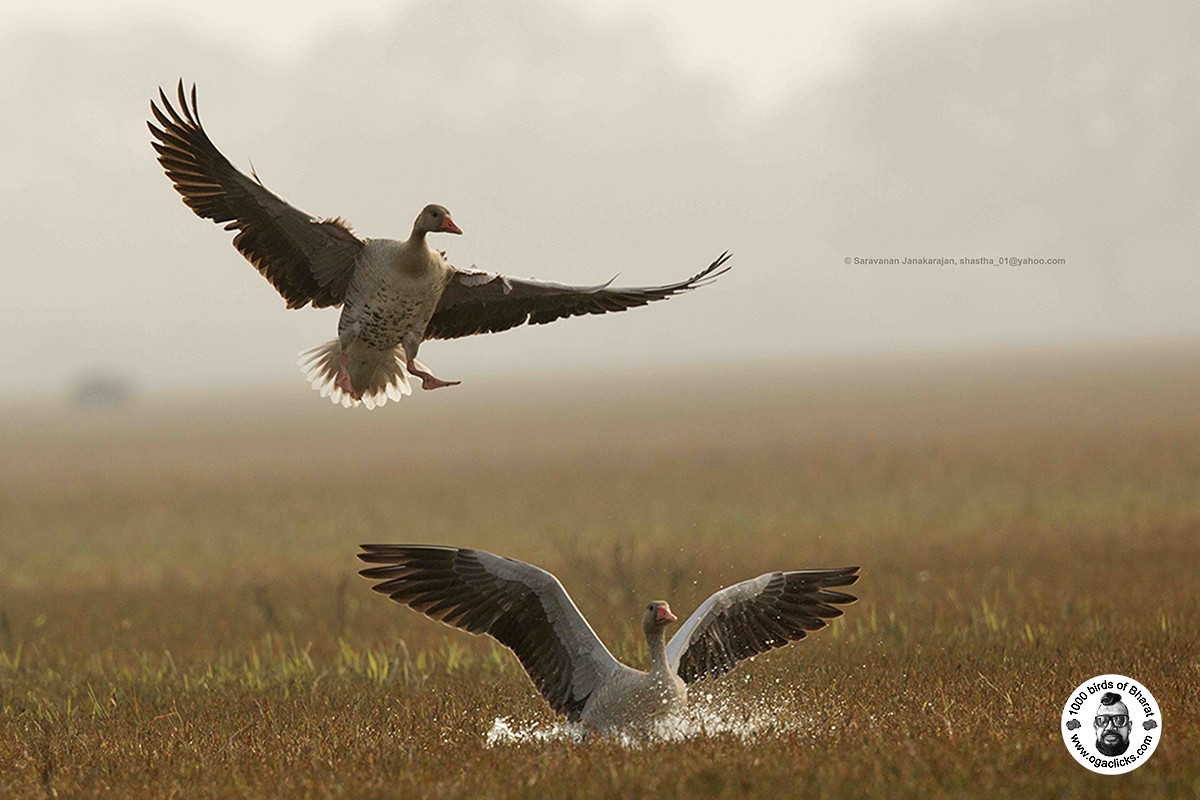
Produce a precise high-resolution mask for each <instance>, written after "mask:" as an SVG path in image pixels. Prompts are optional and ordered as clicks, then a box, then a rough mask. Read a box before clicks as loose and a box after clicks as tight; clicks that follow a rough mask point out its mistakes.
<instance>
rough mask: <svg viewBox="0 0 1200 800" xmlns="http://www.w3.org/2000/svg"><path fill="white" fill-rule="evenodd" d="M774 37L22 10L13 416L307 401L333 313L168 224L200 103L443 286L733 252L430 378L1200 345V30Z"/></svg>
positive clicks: (14, 72) (446, 12) (934, 14)
mask: <svg viewBox="0 0 1200 800" xmlns="http://www.w3.org/2000/svg"><path fill="white" fill-rule="evenodd" d="M773 5H774V4H768V3H752V2H743V3H739V4H736V7H735V8H734V9H732V10H733V11H736V12H737V13H731V10H730V9H726V10H722V11H712V12H704V13H699V12H696V11H693V10H691V9H690V8H687V7H686V6H684V5H683V4H672V3H667V2H658V3H649V2H634V1H633V0H630V1H629V2H626V3H623V4H621V5H620V6H619V7H618V8H617V10H613V11H609V10H602V9H603V8H604V7H605V5H604V4H601V3H599V2H598V0H597V1H596V2H592V1H591V0H589V2H581V3H575V4H570V3H567V4H564V3H555V2H552V1H551V0H517V1H516V2H513V3H508V4H506V5H505V6H504V9H505V10H504V12H503V13H502V12H501V11H500V10H499V6H496V7H495V8H493V9H490V10H489V8H488V7H484V6H481V5H479V4H469V3H462V2H454V1H453V0H436V1H434V0H424V1H421V2H410V3H400V4H384V3H372V2H363V3H359V4H355V3H350V4H334V5H329V4H325V5H322V6H319V7H318V6H312V7H301V8H302V10H301V11H299V12H297V13H296V14H294V15H290V16H289V19H288V20H287V24H286V25H278V24H276V21H275V18H274V17H273V16H270V15H268V14H266V13H257V12H256V7H254V6H249V7H247V6H246V4H239V3H233V2H224V3H220V2H219V3H215V4H212V3H210V4H206V5H205V8H206V9H209V11H208V12H207V14H208V16H207V17H206V16H203V15H202V14H201V12H197V11H194V10H191V9H190V8H189V7H188V6H184V5H182V4H180V5H179V6H178V7H171V6H164V7H162V9H163V10H160V11H146V10H139V7H138V6H137V5H135V4H126V5H124V6H121V5H114V6H109V7H108V9H107V10H106V11H105V12H104V13H103V14H97V13H95V12H91V11H88V10H85V9H86V7H84V6H82V5H71V4H60V5H58V6H53V5H52V6H49V7H48V8H49V9H50V10H49V11H35V10H33V8H32V4H31V3H25V4H24V5H22V4H18V6H17V7H15V8H14V9H13V10H12V11H9V12H6V18H5V21H4V22H3V23H2V24H0V65H2V66H3V68H4V74H5V75H6V76H7V77H6V80H5V82H4V83H3V84H2V85H0V93H2V94H3V107H4V109H5V115H4V116H5V120H6V122H5V125H4V137H5V147H4V148H3V150H0V165H2V166H0V174H3V177H4V187H5V188H4V191H3V193H2V194H0V203H3V209H2V211H3V214H2V215H0V236H3V239H4V242H5V246H6V249H7V253H6V257H5V262H6V264H5V267H4V276H5V283H6V288H7V291H5V292H4V293H3V294H2V295H0V330H2V331H3V333H4V335H5V341H6V345H7V346H6V347H5V348H4V350H3V355H0V364H2V365H3V367H4V374H5V375H6V378H5V380H4V381H3V383H0V394H2V395H6V396H14V395H18V394H31V393H33V394H42V393H47V392H54V391H57V390H60V389H62V388H63V387H66V386H69V385H70V384H71V382H72V381H74V380H75V379H76V378H77V377H78V376H79V375H80V374H82V373H84V372H87V371H89V370H94V369H104V370H111V371H115V372H118V373H121V374H125V375H128V376H130V377H131V378H133V379H134V380H136V381H137V382H138V384H139V385H142V386H146V387H151V388H166V387H172V386H203V385H213V386H225V387H227V386H233V385H238V384H241V383H245V382H253V383H256V384H271V383H279V382H283V381H293V382H294V385H295V386H296V387H297V391H300V390H303V391H308V390H307V389H305V388H304V385H303V383H302V380H303V378H302V376H301V375H300V372H299V370H298V368H296V367H295V365H294V362H295V358H296V355H297V354H298V352H299V351H301V350H303V349H307V348H308V347H310V346H312V345H315V344H317V343H319V342H322V341H324V340H326V339H329V338H332V336H333V335H334V333H335V326H336V311H331V310H325V311H312V310H305V311H286V310H285V309H284V306H283V302H282V300H281V299H280V298H279V297H278V295H277V294H276V293H275V292H274V290H273V289H272V288H271V287H270V285H269V284H268V283H267V282H266V281H265V280H263V279H262V278H261V277H260V276H258V275H257V273H255V271H254V270H253V269H252V268H251V267H250V266H249V265H248V264H247V263H246V262H245V261H244V260H242V258H241V257H240V256H239V255H238V254H237V253H236V251H234V249H233V248H232V247H231V246H230V238H231V237H230V235H229V234H228V233H226V232H224V231H222V230H221V229H220V228H219V227H218V226H216V225H214V224H212V223H211V222H208V221H206V220H200V219H199V218H197V217H195V216H194V215H193V214H192V213H191V212H190V211H189V210H188V209H186V208H185V207H184V205H183V204H182V202H181V201H180V200H179V197H178V195H176V194H175V192H174V191H173V190H172V189H171V187H170V185H169V182H168V181H167V180H166V178H165V177H164V176H163V175H162V172H161V170H160V169H159V167H158V165H157V163H156V162H155V160H154V154H153V151H152V149H151V148H150V145H149V134H148V133H147V131H146V128H145V119H146V116H147V113H148V102H149V99H150V98H151V96H152V95H153V93H154V92H155V91H156V88H157V86H158V85H159V84H162V85H165V86H170V85H173V84H174V82H175V80H176V79H177V78H178V77H180V76H182V77H184V78H186V79H187V80H188V81H195V82H196V83H197V84H198V85H199V94H200V108H201V113H202V115H203V118H204V121H205V126H206V128H207V129H208V131H209V134H210V135H211V136H212V137H213V139H214V141H215V142H216V143H217V145H218V146H219V147H220V148H222V150H223V151H224V152H225V153H226V155H228V156H229V157H230V158H231V159H232V160H233V161H234V162H235V163H236V164H237V165H238V166H240V167H242V168H244V169H245V168H247V166H248V163H249V161H250V160H252V161H253V164H254V166H255V168H256V169H257V171H258V174H259V176H260V177H261V178H262V180H263V181H264V183H266V185H267V186H268V187H269V188H271V189H272V190H274V191H275V192H276V193H278V194H280V195H281V196H283V197H284V198H285V199H287V200H288V201H289V202H291V203H293V204H295V205H297V206H299V207H300V208H303V209H304V210H306V211H308V212H310V213H313V214H315V215H318V216H332V215H340V216H344V217H346V218H347V219H348V220H349V221H350V222H351V223H352V224H353V225H354V227H355V229H356V231H357V232H358V233H359V234H360V235H364V236H393V237H396V238H403V237H404V236H405V235H406V234H407V232H408V230H409V228H410V227H411V224H412V219H413V218H414V217H415V215H416V213H417V211H418V210H419V209H420V208H421V207H422V206H423V205H424V204H425V203H428V202H440V203H443V204H445V205H447V206H448V207H449V208H450V209H451V211H452V212H453V213H454V217H455V220H456V221H457V222H458V223H459V225H460V226H461V227H462V228H463V230H464V231H465V235H464V236H462V237H453V238H451V237H443V238H442V239H441V240H439V241H438V243H437V244H438V246H441V247H444V248H445V249H446V250H447V251H448V256H449V258H450V260H451V261H452V262H453V263H456V264H458V265H460V266H470V265H472V264H474V265H476V266H478V267H480V268H483V269H488V270H492V271H499V272H505V273H509V274H513V275H516V276H520V277H527V276H534V277H540V278H549V279H555V280H560V281H567V282H579V283H594V282H597V281H600V280H605V279H607V278H608V277H610V276H611V275H612V274H613V273H616V272H620V273H621V277H620V278H619V280H618V282H619V283H622V284H652V283H661V282H667V281H673V280H676V279H679V278H683V277H686V276H688V275H690V274H692V273H694V272H695V271H697V270H698V269H699V268H701V267H703V266H704V265H706V264H707V263H708V262H709V261H710V260H712V258H714V257H715V256H716V255H717V254H719V253H720V252H721V251H722V250H725V249H729V250H732V251H733V252H734V261H733V262H732V263H733V265H734V267H735V269H734V271H733V272H731V273H729V274H728V275H727V276H725V277H724V278H722V279H721V280H720V281H719V282H718V283H717V284H716V285H714V286H711V287H708V288H706V289H703V290H701V291H698V292H695V293H693V294H691V295H689V296H686V297H683V298H679V299H676V300H672V301H670V302H668V303H664V304H658V305H656V306H653V307H651V308H647V309H635V310H633V311H630V312H627V313H625V314H621V315H616V316H610V317H603V318H588V319H583V320H567V321H564V322H559V323H556V324H555V325H553V326H548V327H536V328H528V329H521V330H517V331H511V332H507V333H503V334H498V335H495V336H490V337H476V338H474V339H470V340H460V341H455V342H444V343H443V342H433V343H430V344H428V345H426V347H425V348H423V349H422V358H423V360H425V361H426V362H427V363H429V364H430V365H431V367H432V368H433V370H434V371H435V372H436V373H438V374H439V375H441V376H442V377H447V378H464V379H466V380H468V381H469V380H470V377H471V376H472V375H473V374H479V373H481V372H484V371H488V372H491V371H496V370H507V369H512V370H535V369H539V368H542V367H557V366H563V365H568V364H570V365H572V366H573V368H578V369H585V370H597V371H599V370H603V371H611V370H618V369H620V368H621V366H622V365H626V364H647V363H662V362H667V361H687V362H689V363H703V362H713V363H719V362H728V361H735V360H739V359H745V358H757V357H773V356H796V355H813V354H827V353H844V352H862V351H891V350H907V351H912V350H925V349H932V350H944V349H954V348H961V347H978V346H995V345H1005V344H1009V343H1030V342H1094V341H1112V340H1122V339H1132V338H1148V337H1165V336H1200V280H1198V278H1197V274H1196V270H1197V266H1196V265H1197V259H1196V255H1195V254H1196V250H1197V239H1198V236H1197V219H1198V218H1200V217H1198V212H1200V208H1198V205H1200V199H1198V198H1200V192H1198V189H1200V156H1198V153H1197V142H1198V141H1200V138H1198V134H1200V131H1198V130H1197V128H1198V127H1200V124H1198V123H1200V106H1198V105H1197V102H1196V98H1197V97H1200V41H1197V39H1198V37H1200V25H1198V24H1197V23H1198V22H1200V20H1198V19H1197V16H1198V14H1200V12H1197V11H1196V10H1195V9H1194V8H1193V7H1192V6H1191V5H1190V4H1187V3H1164V4H1152V5H1148V6H1139V5H1135V4H1131V3H1094V2H1050V3H1031V4H1027V5H1026V4H1016V5H1006V6H1004V7H1003V8H1001V7H998V6H995V5H993V4H983V3H980V4H968V5H963V4H953V5H951V4H942V3H931V4H926V3H913V2H893V3H885V4H882V5H881V4H877V3H876V4H870V3H855V4H851V5H849V6H844V7H843V6H835V5H832V4H830V5H829V6H828V7H822V8H821V9H818V10H815V11H812V12H808V11H805V10H803V9H802V8H800V7H797V10H795V11H793V12H791V13H790V16H784V17H780V16H779V14H778V12H777V11H775V10H773V9H772V6H773ZM155 8H159V6H157V5H156V6H155ZM330 9H334V10H337V11H339V12H340V13H343V14H346V18H344V19H339V18H334V17H333V15H332V14H331V13H330ZM348 10H352V11H353V13H348ZM232 20H238V21H239V23H240V24H238V25H235V24H234V23H233V22H232ZM856 256H857V257H860V258H880V257H896V258H904V257H909V258H921V257H952V258H962V257H977V256H982V257H990V258H993V259H999V258H1000V257H1002V256H1013V257H1031V258H1045V259H1049V258H1063V259H1066V262H1067V263H1066V264H1065V265H1054V266H1049V265H1042V266H1021V267H1011V266H1005V265H999V264H997V265H994V266H974V265H958V266H911V265H909V266H861V265H859V266H856V265H853V264H852V265H850V266H847V265H846V264H845V263H844V262H845V259H846V258H853V257H856ZM452 391H453V390H452Z"/></svg>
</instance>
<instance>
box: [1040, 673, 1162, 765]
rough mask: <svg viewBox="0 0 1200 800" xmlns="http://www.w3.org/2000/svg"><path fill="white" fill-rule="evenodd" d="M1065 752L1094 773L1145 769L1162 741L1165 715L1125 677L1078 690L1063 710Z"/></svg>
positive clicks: (1091, 682)
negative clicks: (1144, 766) (1142, 767)
mask: <svg viewBox="0 0 1200 800" xmlns="http://www.w3.org/2000/svg"><path fill="white" fill-rule="evenodd" d="M1060 727H1061V729H1062V737H1063V741H1064V742H1065V743H1066V745H1067V752H1069V753H1070V754H1071V755H1072V756H1074V757H1075V760H1076V761H1078V762H1079V763H1080V764H1083V765H1084V766H1085V767H1087V768H1088V769H1090V770H1091V771H1092V772H1099V773H1100V774H1101V775H1120V774H1121V773H1122V772H1129V771H1130V770H1134V769H1137V768H1138V767H1140V766H1141V765H1142V764H1144V763H1145V762H1146V761H1147V760H1148V759H1149V758H1150V756H1151V755H1152V754H1153V753H1154V748H1156V747H1158V740H1159V739H1161V738H1162V712H1161V710H1160V709H1159V707H1158V703H1157V702H1155V700H1154V695H1152V694H1150V690H1149V689H1147V688H1146V687H1145V686H1143V685H1142V684H1140V683H1138V682H1137V681H1135V680H1133V679H1131V678H1127V677H1125V676H1124V675H1097V676H1096V677H1094V678H1089V679H1087V680H1086V681H1084V682H1083V683H1081V684H1079V686H1078V688H1076V689H1075V691H1074V692H1072V693H1071V696H1070V697H1068V698H1067V702H1066V705H1064V706H1063V713H1062V721H1061V723H1060Z"/></svg>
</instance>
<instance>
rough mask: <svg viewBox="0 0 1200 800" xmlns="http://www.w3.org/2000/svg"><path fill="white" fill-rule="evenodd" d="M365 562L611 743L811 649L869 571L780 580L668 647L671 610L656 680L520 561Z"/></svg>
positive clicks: (465, 556) (369, 572) (652, 639)
mask: <svg viewBox="0 0 1200 800" xmlns="http://www.w3.org/2000/svg"><path fill="white" fill-rule="evenodd" d="M362 551H363V552H361V553H359V554H358V557H359V558H360V559H362V560H363V561H365V562H367V563H368V564H377V565H379V566H374V567H369V568H367V569H364V570H362V571H361V572H360V573H359V574H361V575H362V576H363V577H365V578H369V579H370V580H374V581H379V582H378V583H377V584H375V585H374V586H373V587H372V588H373V589H374V590H375V591H377V592H379V593H381V594H385V595H387V596H388V597H390V598H392V599H393V600H395V601H396V602H397V603H402V604H404V605H406V606H409V607H410V608H412V609H414V610H416V611H420V612H421V613H422V614H425V615H426V616H429V617H432V618H433V619H436V620H440V621H441V622H444V623H446V624H447V625H451V626H453V627H456V628H461V629H463V630H465V631H468V632H470V633H476V634H479V633H486V634H488V635H490V636H492V637H493V638H495V639H496V640H497V641H499V642H500V643H501V644H503V645H505V646H506V647H508V648H509V649H511V650H512V651H513V652H514V653H516V655H517V658H518V659H520V661H521V664H522V666H524V667H525V671H526V672H527V673H528V674H529V677H530V678H531V679H533V683H534V686H536V687H537V689H538V691H539V692H541V694H542V697H544V698H545V699H546V702H547V703H549V704H550V707H551V708H553V709H554V710H555V711H557V712H558V713H560V714H565V715H566V716H567V718H568V719H569V720H571V721H578V722H582V723H583V724H584V725H585V726H587V727H588V728H589V729H594V730H600V731H611V730H628V729H637V728H642V727H645V726H646V725H648V724H649V723H651V722H653V721H654V720H655V719H657V718H659V717H661V716H664V715H667V714H671V713H672V712H678V711H680V710H681V709H682V708H683V707H684V705H685V703H686V702H687V686H688V684H691V683H693V682H695V681H698V680H700V679H702V678H716V677H719V676H721V675H724V674H725V673H726V672H729V671H730V670H731V669H733V668H734V667H735V666H736V665H737V664H738V662H740V661H742V660H743V659H745V658H749V657H750V656H753V655H756V654H758V653H765V652H767V651H768V650H771V649H773V648H776V647H782V646H784V645H785V644H787V643H788V642H794V641H798V640H800V639H803V638H804V637H805V636H806V635H807V634H808V632H809V631H815V630H820V629H821V628H823V627H825V625H826V620H829V619H832V618H834V617H839V616H841V615H842V610H841V609H840V608H838V607H837V606H839V605H844V604H847V603H853V602H854V601H855V600H856V599H857V598H855V597H854V596H853V595H849V594H844V593H842V592H838V591H833V589H834V588H835V587H840V586H849V585H850V584H852V583H854V582H855V581H857V580H858V567H840V568H838V569H817V570H800V571H780V572H768V573H767V574H765V575H760V576H759V577H757V578H753V579H751V580H748V581H742V582H741V583H735V584H734V585H732V586H729V587H727V588H725V589H722V590H721V591H719V592H717V593H716V594H714V595H712V596H711V597H709V598H708V599H707V600H706V601H704V603H703V604H701V606H700V607H699V608H698V609H696V611H695V612H694V613H693V614H692V615H691V616H690V617H688V619H687V621H686V622H684V623H683V625H682V627H680V629H679V631H678V632H676V634H675V635H674V636H673V637H671V641H670V642H667V641H665V630H666V627H667V626H668V625H670V624H671V623H672V622H675V621H676V618H675V615H674V614H672V613H671V607H670V606H669V605H667V603H666V602H664V601H662V600H655V601H654V602H652V603H650V604H649V605H647V606H646V609H645V612H644V613H643V614H642V630H643V631H644V633H645V634H646V644H647V646H648V648H649V652H650V669H649V670H648V671H646V672H642V671H640V670H635V669H633V668H631V667H627V666H625V665H624V664H622V663H621V662H619V661H617V660H616V659H615V658H614V657H613V655H612V654H611V653H610V652H609V651H608V649H607V648H606V647H605V646H604V645H603V644H602V643H601V641H600V639H599V637H597V636H596V633H595V632H594V631H593V630H592V627H591V626H590V625H589V624H588V623H587V620H585V619H584V618H583V615H582V614H581V613H580V612H579V609H578V608H576V606H575V604H574V603H573V602H572V601H571V598H570V597H569V596H568V595H567V592H566V590H565V589H563V586H562V584H561V583H559V581H558V579H557V578H555V577H554V576H553V575H551V574H550V573H549V572H546V571H545V570H543V569H539V568H538V567H535V566H533V565H532V564H526V563H524V562H522V561H515V560H513V559H511V558H503V557H501V556H497V555H493V554H491V553H486V552H484V551H482V550H466V549H461V548H456V547H437V546H430V545H406V544H365V545H362Z"/></svg>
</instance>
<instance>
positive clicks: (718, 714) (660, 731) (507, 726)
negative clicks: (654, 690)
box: [484, 694, 836, 747]
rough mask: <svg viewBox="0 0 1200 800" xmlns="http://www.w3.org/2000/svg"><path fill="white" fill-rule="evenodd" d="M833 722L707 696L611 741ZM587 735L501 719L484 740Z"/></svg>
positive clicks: (521, 741)
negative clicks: (649, 726) (651, 724)
mask: <svg viewBox="0 0 1200 800" xmlns="http://www.w3.org/2000/svg"><path fill="white" fill-rule="evenodd" d="M830 722H831V720H830V719H829V718H828V717H825V718H824V720H822V721H817V720H816V718H815V717H813V716H811V715H808V714H804V713H800V712H798V711H796V710H794V709H788V708H781V707H780V706H778V705H770V706H768V705H767V704H766V703H763V704H755V705H747V704H746V703H745V702H744V700H743V701H738V700H736V699H731V700H725V699H718V698H714V696H713V695H711V694H705V695H701V696H699V697H697V698H693V699H692V701H691V702H689V704H688V707H687V709H686V710H685V711H684V712H683V713H682V714H680V715H678V716H670V717H663V718H662V719H660V720H657V721H656V722H655V723H654V725H653V726H652V727H651V728H650V729H649V730H647V731H639V732H637V733H621V734H617V735H616V736H615V737H612V739H611V740H612V741H616V742H619V743H620V744H622V745H624V746H626V747H641V746H644V745H647V744H655V743H659V742H682V741H686V740H688V739H696V738H701V737H709V736H713V737H715V736H736V737H737V738H739V739H741V740H742V741H745V742H749V741H753V740H755V739H757V738H759V737H761V736H778V735H780V734H782V733H788V732H790V733H793V734H795V733H802V734H805V735H808V734H812V733H814V730H813V726H814V725H816V726H818V727H821V728H824V729H826V730H829V729H830ZM833 727H836V725H834V726H833ZM587 738H588V731H587V729H586V728H585V727H584V726H583V725H581V724H579V723H571V722H553V723H548V724H546V723H537V722H531V723H521V722H514V721H512V720H509V719H508V718H507V717H499V718H497V719H496V720H495V722H493V723H492V727H491V730H489V731H488V732H487V734H486V735H485V736H484V741H485V743H486V744H487V746H488V747H496V746H504V745H512V746H518V745H525V744H544V743H548V742H576V743H578V742H584V741H586V740H587Z"/></svg>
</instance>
